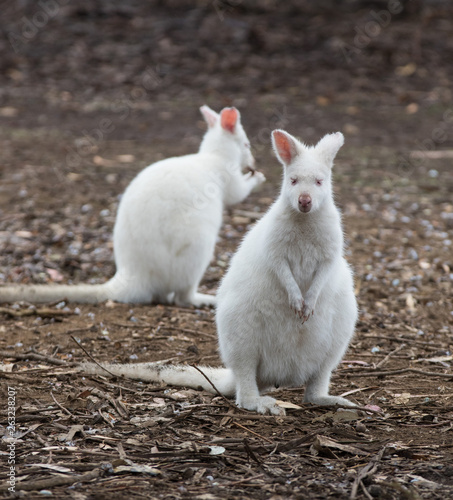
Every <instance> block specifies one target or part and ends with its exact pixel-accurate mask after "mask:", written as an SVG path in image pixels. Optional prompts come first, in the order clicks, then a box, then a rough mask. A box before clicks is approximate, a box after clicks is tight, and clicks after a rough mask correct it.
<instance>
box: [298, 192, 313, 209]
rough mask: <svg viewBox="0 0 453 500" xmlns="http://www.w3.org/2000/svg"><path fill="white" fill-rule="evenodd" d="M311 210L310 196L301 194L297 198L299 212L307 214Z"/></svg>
mask: <svg viewBox="0 0 453 500" xmlns="http://www.w3.org/2000/svg"><path fill="white" fill-rule="evenodd" d="M310 209H311V196H310V195H309V194H301V195H300V196H299V210H300V211H301V212H309V211H310Z"/></svg>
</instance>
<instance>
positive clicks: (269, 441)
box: [233, 422, 275, 444]
mask: <svg viewBox="0 0 453 500" xmlns="http://www.w3.org/2000/svg"><path fill="white" fill-rule="evenodd" d="M233 425H236V426H237V427H240V428H241V429H243V430H244V431H247V432H250V434H253V435H254V436H256V437H258V438H260V439H264V441H267V442H268V443H270V444H275V443H274V442H273V441H271V440H270V439H268V438H267V437H264V436H262V435H261V434H258V433H257V432H254V431H252V430H250V429H247V427H244V426H243V425H241V424H239V423H238V422H233Z"/></svg>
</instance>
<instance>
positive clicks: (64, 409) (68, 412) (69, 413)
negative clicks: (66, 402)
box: [50, 391, 74, 417]
mask: <svg viewBox="0 0 453 500" xmlns="http://www.w3.org/2000/svg"><path fill="white" fill-rule="evenodd" d="M50 395H51V396H52V399H53V400H54V401H55V404H56V405H57V406H58V407H59V408H61V409H62V410H63V411H64V412H65V413H67V414H68V415H70V416H71V417H73V416H74V415H73V414H72V413H71V412H70V411H69V410H68V409H66V408H65V407H64V406H62V405H61V404H60V403H59V402H58V401H57V400H56V398H55V396H54V395H53V392H52V391H50Z"/></svg>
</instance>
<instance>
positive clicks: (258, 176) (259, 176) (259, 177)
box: [248, 170, 266, 186]
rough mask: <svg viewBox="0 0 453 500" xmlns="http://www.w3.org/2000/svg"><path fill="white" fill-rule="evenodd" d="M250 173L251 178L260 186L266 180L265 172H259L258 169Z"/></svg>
mask: <svg viewBox="0 0 453 500" xmlns="http://www.w3.org/2000/svg"><path fill="white" fill-rule="evenodd" d="M248 175H249V180H250V181H253V182H254V184H255V186H259V185H260V184H262V183H263V182H265V181H266V177H264V174H263V173H262V172H258V170H252V171H251V172H250V173H249V174H248Z"/></svg>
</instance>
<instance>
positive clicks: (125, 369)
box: [80, 362, 235, 397]
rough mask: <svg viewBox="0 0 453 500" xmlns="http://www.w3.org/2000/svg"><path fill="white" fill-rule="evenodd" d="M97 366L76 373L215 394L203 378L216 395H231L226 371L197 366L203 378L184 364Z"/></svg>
mask: <svg viewBox="0 0 453 500" xmlns="http://www.w3.org/2000/svg"><path fill="white" fill-rule="evenodd" d="M100 365H101V366H98V365H97V364H95V363H82V364H81V365H80V370H81V371H82V372H83V373H86V374H87V375H107V376H108V374H109V372H110V374H113V375H116V376H121V375H122V376H124V377H126V378H131V379H135V380H142V381H143V382H159V383H163V384H168V385H174V386H178V387H192V388H193V389H198V388H199V387H201V388H202V389H204V390H205V391H208V392H211V393H213V394H215V393H216V391H215V390H214V388H213V387H212V385H211V384H210V383H209V382H208V380H207V379H206V377H207V378H208V379H209V380H210V381H211V382H212V383H213V384H214V385H215V387H216V389H217V390H218V391H219V392H220V394H223V395H224V396H230V397H231V396H234V394H235V383H234V377H233V373H232V371H231V370H229V369H228V368H211V367H208V366H200V367H199V370H201V371H202V372H203V373H204V374H205V375H206V377H204V376H203V375H202V374H201V373H200V371H198V370H197V369H196V368H194V367H193V366H187V365H163V364H161V363H159V362H157V363H131V364H115V363H100ZM102 367H103V368H105V370H103V368H102ZM106 370H108V371H106Z"/></svg>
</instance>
